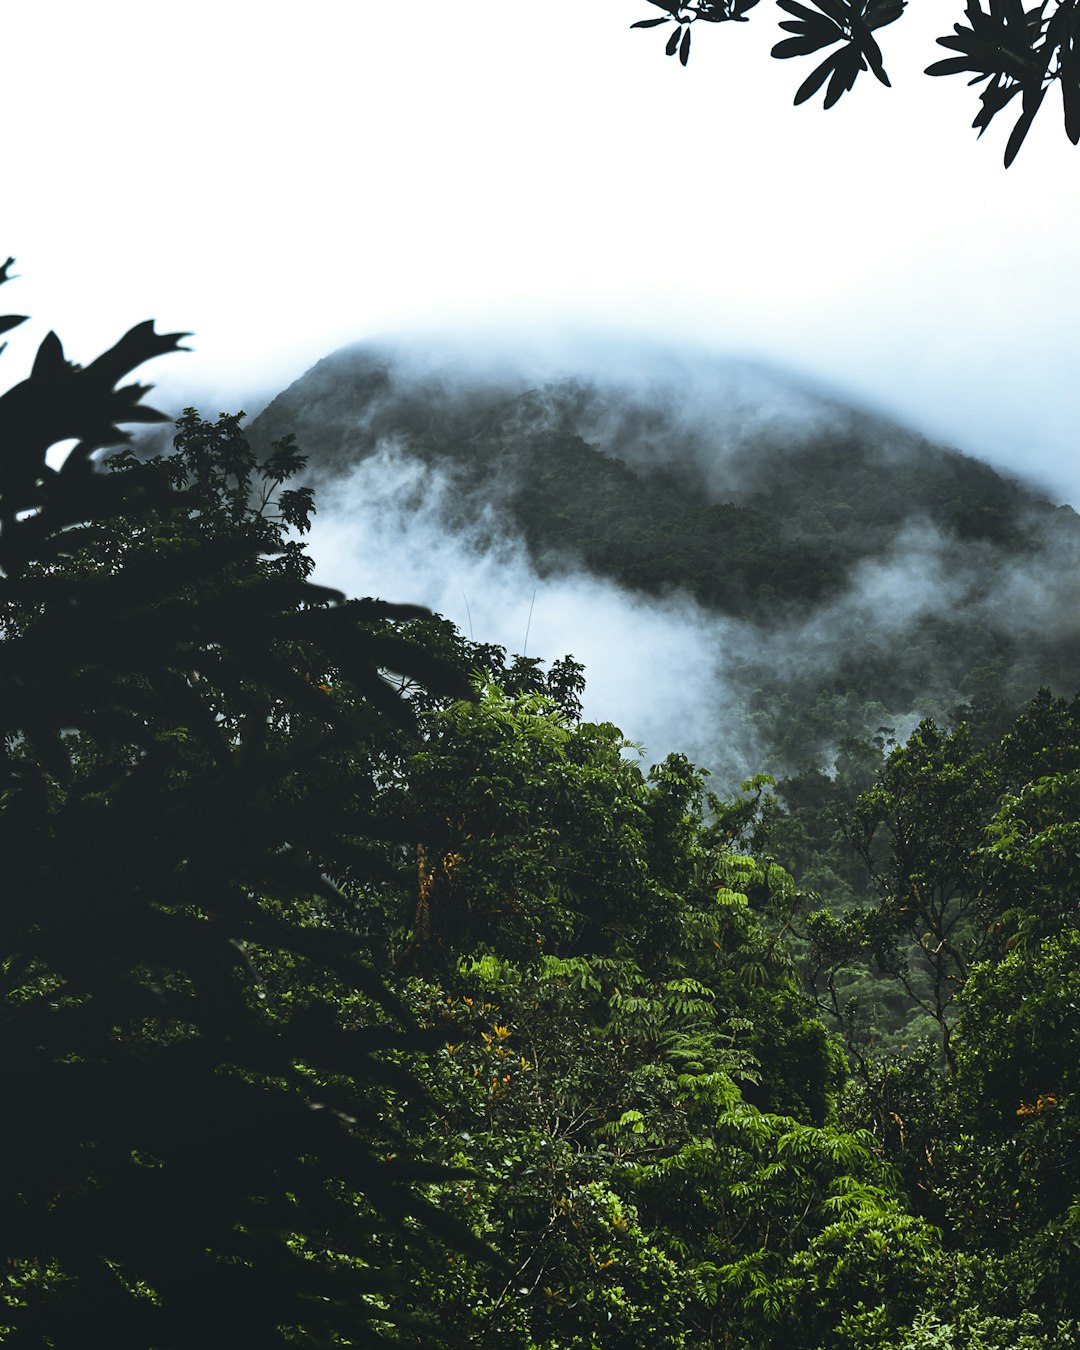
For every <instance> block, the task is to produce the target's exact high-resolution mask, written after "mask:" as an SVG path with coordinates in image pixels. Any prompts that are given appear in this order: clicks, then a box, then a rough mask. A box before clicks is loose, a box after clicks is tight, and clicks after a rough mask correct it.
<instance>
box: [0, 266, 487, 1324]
mask: <svg viewBox="0 0 1080 1350" xmlns="http://www.w3.org/2000/svg"><path fill="white" fill-rule="evenodd" d="M10 266H11V260H9V261H8V263H7V264H5V265H4V267H3V269H2V270H0V281H3V280H7V279H8V273H9V269H10ZM19 322H21V319H20V318H19V317H18V316H10V317H8V318H3V319H0V331H5V330H6V329H9V328H11V327H14V326H15V325H16V324H17V323H19ZM181 336H182V335H179V334H166V335H161V334H158V333H156V332H155V331H154V327H153V324H152V323H149V322H148V323H144V324H140V325H139V326H137V327H135V328H133V329H132V330H131V331H130V332H129V333H127V334H126V336H124V337H123V338H122V339H121V340H120V341H119V342H118V343H117V344H116V345H115V346H114V347H113V348H111V349H110V350H109V351H108V352H106V353H105V354H104V355H103V356H101V357H99V358H98V359H97V360H96V361H94V362H93V363H92V364H90V365H89V366H87V367H85V368H82V367H79V366H77V365H75V364H73V363H71V362H69V361H67V360H66V359H65V357H64V354H63V351H62V348H61V345H60V342H59V341H58V339H57V338H56V336H55V334H52V333H50V334H49V336H48V337H47V338H46V339H45V340H44V342H43V343H42V344H41V347H40V349H39V352H38V354H37V359H36V361H35V363H34V365H33V369H32V371H31V373H30V376H29V378H28V379H26V380H24V381H23V382H22V383H21V384H18V385H16V386H15V387H14V388H12V389H10V390H9V391H8V392H7V393H6V394H5V395H4V396H3V397H2V398H0V568H2V573H3V575H2V578H0V621H2V623H3V640H2V641H0V732H2V739H0V850H2V853H3V858H4V870H5V886H4V901H3V904H2V906H0V953H2V955H0V1066H2V1067H0V1078H2V1081H3V1084H4V1109H3V1111H2V1112H0V1211H2V1213H3V1223H2V1228H0V1231H2V1234H3V1237H2V1240H0V1255H2V1258H3V1264H2V1267H0V1268H2V1271H3V1274H2V1276H0V1283H2V1285H3V1292H4V1304H3V1310H2V1312H0V1339H5V1340H6V1339H7V1338H8V1337H10V1338H11V1343H12V1344H18V1345H25V1346H72V1345H76V1344H84V1343H86V1341H87V1340H88V1339H100V1340H102V1341H103V1342H107V1343H108V1344H109V1345H111V1346H113V1347H116V1348H117V1350H119V1347H125V1346H126V1347H132V1350H135V1348H136V1347H137V1348H138V1350H146V1348H147V1347H148V1346H154V1347H161V1350H165V1348H166V1347H169V1348H172V1347H186V1346H196V1345H197V1346H200V1347H206V1346H229V1347H238V1346H259V1347H267V1346H273V1345H278V1344H282V1345H284V1344H289V1345H308V1344H311V1345H315V1344H318V1345H327V1344H331V1343H332V1344H341V1343H343V1341H344V1342H346V1343H348V1344H351V1345H361V1344H384V1343H399V1341H400V1337H401V1336H402V1335H404V1336H405V1337H406V1339H407V1341H408V1343H416V1334H419V1333H415V1334H414V1333H409V1332H407V1331H406V1330H405V1328H406V1326H407V1324H408V1320H409V1319H408V1317H407V1316H406V1314H405V1313H404V1312H403V1310H402V1309H400V1308H397V1307H395V1306H394V1304H393V1301H392V1292H393V1291H392V1271H391V1262H392V1260H393V1259H394V1256H395V1253H400V1251H401V1250H402V1248H403V1245H406V1246H409V1247H411V1249H413V1250H422V1249H423V1247H424V1244H425V1243H426V1242H429V1241H430V1240H431V1234H432V1233H433V1232H434V1231H436V1230H438V1231H450V1230H451V1229H452V1230H453V1235H454V1237H455V1240H456V1241H457V1242H458V1244H459V1245H461V1244H466V1245H467V1244H468V1235H467V1233H466V1232H465V1230H464V1229H462V1228H460V1227H458V1228H453V1226H452V1225H450V1224H448V1223H446V1222H445V1221H444V1220H443V1218H442V1216H441V1215H440V1213H439V1211H438V1210H437V1209H436V1208H435V1207H434V1206H433V1205H432V1204H431V1203H430V1201H429V1200H427V1199H425V1197H424V1195H423V1194H422V1188H421V1187H419V1186H418V1184H417V1183H418V1182H422V1181H423V1180H425V1179H427V1178H430V1177H431V1175H433V1174H437V1175H438V1176H440V1177H442V1176H445V1175H446V1173H445V1172H437V1173H436V1169H433V1168H430V1167H426V1166H425V1164H424V1162H423V1160H422V1159H421V1157H420V1156H419V1155H418V1150H417V1148H416V1147H415V1146H414V1144H413V1142H412V1140H411V1137H410V1132H409V1128H408V1112H409V1102H410V1101H411V1100H415V1098H416V1096H417V1089H416V1088H415V1084H414V1082H413V1080H412V1077H411V1075H410V1072H409V1071H408V1067H407V1066H408V1059H409V1055H410V1054H411V1052H413V1051H415V1050H416V1048H417V1047H418V1046H419V1045H421V1044H422V1043H423V1040H422V1036H421V1034H420V1033H419V1032H418V1031H417V1028H416V1026H415V1024H414V1023H413V1021H412V1020H411V1019H410V1018H409V1017H408V1016H407V1014H406V1012H405V1009H404V1008H403V1006H402V1005H401V1004H400V1002H399V1001H398V1000H397V999H395V998H394V997H393V996H392V995H391V994H390V993H389V992H388V991H387V989H386V988H385V986H384V985H383V983H382V981H381V980H380V979H379V978H378V977H377V976H376V975H375V974H374V973H373V972H372V970H371V969H370V968H369V967H368V966H367V965H366V964H365V962H364V960H363V953H362V951H361V950H360V949H359V944H358V941H357V939H356V938H354V937H352V936H351V935H350V934H351V932H352V929H351V927H350V923H349V908H350V904H352V903H355V901H352V902H349V901H346V899H345V897H344V895H343V894H342V893H341V892H340V891H339V890H338V888H337V887H336V886H335V884H334V882H333V880H331V878H330V876H328V875H327V871H328V870H332V869H333V868H334V867H337V868H340V869H344V868H345V867H347V866H351V867H352V868H353V872H354V876H355V875H356V874H359V875H360V876H361V877H362V875H363V871H362V868H363V866H364V865H366V862H367V860H368V857H369V854H368V852H366V851H365V850H364V849H363V847H362V846H361V844H360V843H358V837H359V836H362V835H363V833H364V831H365V829H372V828H374V826H373V824H372V822H371V821H368V820H365V818H364V815H363V783H362V773H360V772H359V771H357V772H355V773H353V774H352V777H351V780H350V778H349V775H348V774H347V773H345V772H344V771H343V770H342V767H341V766H342V764H343V763H346V762H347V761H348V756H349V754H350V751H351V748H352V747H353V746H355V745H356V744H358V743H361V742H362V741H363V739H364V737H366V736H370V735H371V734H372V728H373V727H375V726H377V725H378V723H379V719H391V720H393V721H395V722H397V723H398V724H401V723H407V722H408V720H409V718H410V716H411V714H410V712H409V709H408V707H407V705H406V704H405V702H404V701H403V700H402V698H401V697H400V695H399V694H398V692H397V690H396V688H395V686H394V685H393V684H392V683H391V682H389V681H388V680H387V679H386V678H384V676H383V674H382V673H381V672H382V671H383V670H393V671H394V672H397V673H399V675H401V676H404V677H406V678H407V679H408V680H410V681H412V682H414V683H419V684H421V685H423V686H425V687H427V688H429V689H432V690H434V691H436V692H440V693H443V694H447V695H449V694H457V695H463V696H469V695H470V690H469V686H468V684H467V682H466V680H465V679H464V677H463V676H462V675H461V674H460V673H459V672H458V671H457V670H456V669H455V668H454V667H453V666H452V664H450V663H449V662H446V661H443V660H440V659H438V658H435V657H432V656H430V655H429V654H428V653H427V652H426V651H425V650H424V649H423V648H422V647H420V646H418V645H416V644H414V643H410V642H408V641H406V640H404V639H402V638H401V637H400V636H398V635H397V634H396V633H395V631H394V628H393V624H392V623H391V620H393V619H395V618H398V617H414V616H416V615H417V614H419V613H425V612H426V611H419V610H417V609H416V608H415V607H394V606H392V605H387V604H383V603H380V602H375V601H367V602H353V603H346V602H345V601H344V599H343V597H342V596H341V595H340V594H338V593H336V592H333V591H329V590H326V589H325V588H320V587H317V586H314V585H313V584H312V583H311V582H309V581H308V580H306V579H305V575H304V568H303V567H302V566H301V565H300V564H299V562H298V559H297V556H296V553H295V550H293V551H292V552H290V546H289V544H288V543H287V541H286V538H285V533H286V530H287V528H288V527H289V526H293V527H295V528H299V529H301V530H302V529H303V528H305V526H306V522H307V517H308V514H309V511H310V509H311V501H310V498H309V497H306V496H305V495H304V493H303V491H302V490H301V491H299V492H297V491H293V492H291V493H290V491H289V490H288V489H284V490H283V488H282V485H283V483H284V482H285V480H286V478H287V477H288V476H289V474H290V473H291V472H292V471H293V469H294V468H295V467H297V464H298V462H299V461H298V460H297V456H296V452H295V448H294V447H292V446H291V445H290V444H289V443H287V442H286V443H284V444H281V445H278V446H277V447H275V449H274V451H273V453H272V454H271V455H270V457H269V458H268V459H267V460H265V461H264V462H263V463H262V464H258V463H256V462H255V460H254V458H253V457H252V456H251V454H250V452H249V451H248V450H247V447H246V444H245V443H244V442H243V439H242V437H241V436H240V434H239V430H238V423H237V420H236V419H229V418H223V419H221V421H219V422H218V423H216V424H208V423H202V422H200V420H199V419H198V418H197V417H196V416H195V415H194V414H193V413H191V412H190V410H189V413H188V414H186V415H185V418H184V419H182V421H181V424H180V434H179V436H178V443H177V446H178V453H177V456H176V457H173V458H172V459H170V460H166V461H158V462H157V463H151V464H147V465H141V464H139V463H138V462H137V461H136V460H134V458H133V457H129V458H128V459H127V460H126V461H125V462H123V463H122V465H121V471H120V472H102V471H100V469H99V467H98V466H97V465H96V464H95V462H94V457H93V456H94V451H95V450H97V449H99V448H100V447H104V446H109V445H115V444H117V443H122V442H123V441H124V440H126V439H128V438H127V436H126V434H125V433H124V432H122V431H121V430H120V424H121V423H130V422H144V423H145V422H152V421H159V420H163V415H162V414H160V413H158V412H155V411H154V410H153V409H151V408H148V407H146V406H145V405H144V404H143V403H142V402H141V399H142V396H143V394H144V393H145V392H147V390H146V387H144V386H141V385H138V384H128V385H126V386H123V387H121V388H117V387H116V386H117V384H118V381H120V380H121V379H123V378H124V377H125V376H126V375H127V374H128V373H129V372H130V371H132V370H133V369H134V368H135V367H137V366H139V365H141V364H142V362H144V361H146V360H147V359H149V358H150V357H153V356H158V355H161V354H163V353H166V352H171V351H176V350H180V348H179V338H180V337H181ZM71 439H74V440H75V442H76V444H75V446H74V448H73V449H72V450H71V451H70V452H69V453H68V455H67V457H66V459H65V460H64V462H63V465H62V467H60V468H54V467H51V466H50V465H49V464H48V463H47V462H46V452H47V451H48V450H49V449H50V447H52V446H53V445H55V444H57V443H58V442H62V441H68V440H71ZM257 487H259V488H261V489H263V491H261V492H260V493H259V494H258V495H257V496H256V497H255V498H254V499H253V498H252V490H253V489H254V488H257ZM275 502H276V507H274V508H273V509H271V503H275ZM333 686H339V687H340V688H341V689H344V690H347V691H348V697H344V696H340V697H339V696H337V690H336V689H335V688H333ZM343 784H344V787H345V788H348V789H349V790H344V788H343V786H342V785H343ZM350 784H351V785H350ZM328 860H329V861H328ZM354 893H355V888H354ZM473 1248H474V1250H476V1244H473ZM423 1335H424V1339H425V1342H426V1343H427V1342H430V1340H431V1339H432V1336H431V1334H430V1332H429V1331H425V1332H424V1333H423Z"/></svg>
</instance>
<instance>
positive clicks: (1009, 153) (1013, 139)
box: [1005, 85, 1046, 168]
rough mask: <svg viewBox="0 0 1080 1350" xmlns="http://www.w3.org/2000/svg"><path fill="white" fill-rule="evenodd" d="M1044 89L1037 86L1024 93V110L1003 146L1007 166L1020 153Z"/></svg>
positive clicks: (1039, 105) (1044, 91)
mask: <svg viewBox="0 0 1080 1350" xmlns="http://www.w3.org/2000/svg"><path fill="white" fill-rule="evenodd" d="M1045 94H1046V89H1045V88H1044V87H1043V86H1041V85H1040V86H1039V88H1038V89H1035V90H1032V91H1030V92H1025V94H1024V111H1023V112H1022V113H1021V114H1020V116H1019V118H1018V119H1017V122H1016V126H1014V127H1013V129H1012V135H1011V136H1010V137H1009V143H1008V145H1006V147H1005V167H1006V168H1008V167H1009V165H1010V164H1011V163H1012V162H1013V160H1014V159H1015V158H1016V156H1017V155H1018V154H1019V153H1020V147H1021V146H1022V145H1023V144H1024V137H1025V136H1026V135H1027V134H1028V132H1029V131H1030V130H1031V124H1032V122H1034V120H1035V114H1036V113H1037V112H1038V111H1039V108H1040V107H1041V106H1042V101H1043V98H1044V96H1045Z"/></svg>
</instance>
